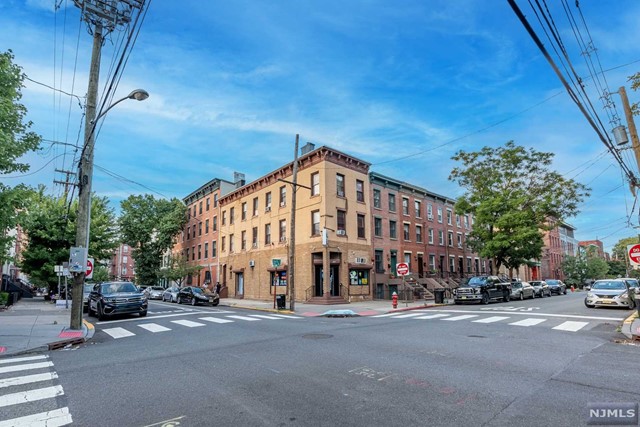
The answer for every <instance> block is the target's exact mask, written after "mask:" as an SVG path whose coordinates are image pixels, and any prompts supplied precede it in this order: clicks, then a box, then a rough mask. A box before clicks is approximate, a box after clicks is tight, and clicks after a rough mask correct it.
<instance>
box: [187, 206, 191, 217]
mask: <svg viewBox="0 0 640 427" xmlns="http://www.w3.org/2000/svg"><path fill="white" fill-rule="evenodd" d="M187 219H191V207H189V209H187Z"/></svg>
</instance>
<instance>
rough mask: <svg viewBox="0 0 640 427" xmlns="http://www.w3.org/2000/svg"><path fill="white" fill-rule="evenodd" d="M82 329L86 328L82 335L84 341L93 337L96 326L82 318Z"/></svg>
mask: <svg viewBox="0 0 640 427" xmlns="http://www.w3.org/2000/svg"><path fill="white" fill-rule="evenodd" d="M82 329H83V330H85V329H86V333H85V335H84V339H85V341H86V340H90V339H91V338H93V334H95V332H96V327H95V326H94V325H93V323H91V322H89V321H88V320H86V319H82Z"/></svg>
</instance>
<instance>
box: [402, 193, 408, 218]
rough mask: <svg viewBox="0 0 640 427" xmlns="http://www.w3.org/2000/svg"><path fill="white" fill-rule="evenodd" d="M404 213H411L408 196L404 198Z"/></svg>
mask: <svg viewBox="0 0 640 427" xmlns="http://www.w3.org/2000/svg"><path fill="white" fill-rule="evenodd" d="M402 214H403V215H409V199H407V198H406V197H403V198H402Z"/></svg>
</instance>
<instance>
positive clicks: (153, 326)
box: [138, 323, 171, 333]
mask: <svg viewBox="0 0 640 427" xmlns="http://www.w3.org/2000/svg"><path fill="white" fill-rule="evenodd" d="M138 326H139V327H141V328H142V329H146V330H147V331H149V332H154V333H155V332H165V331H170V330H171V329H169V328H165V327H164V326H162V325H158V324H157V323H145V324H144V325H138Z"/></svg>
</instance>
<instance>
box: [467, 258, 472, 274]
mask: <svg viewBox="0 0 640 427" xmlns="http://www.w3.org/2000/svg"><path fill="white" fill-rule="evenodd" d="M467 273H471V258H467Z"/></svg>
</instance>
